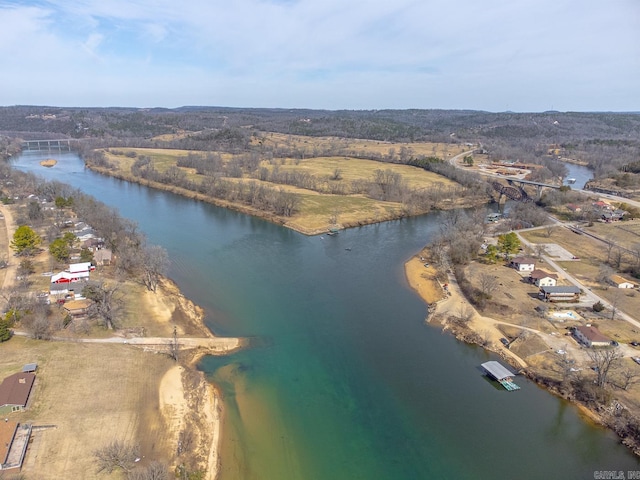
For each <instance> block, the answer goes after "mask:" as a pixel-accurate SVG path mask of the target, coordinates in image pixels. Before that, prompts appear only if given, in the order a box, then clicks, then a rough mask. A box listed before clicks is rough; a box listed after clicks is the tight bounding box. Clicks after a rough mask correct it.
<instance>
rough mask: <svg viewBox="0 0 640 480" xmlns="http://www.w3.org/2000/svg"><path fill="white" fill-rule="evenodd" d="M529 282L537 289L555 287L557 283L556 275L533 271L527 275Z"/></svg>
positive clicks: (537, 270)
mask: <svg viewBox="0 0 640 480" xmlns="http://www.w3.org/2000/svg"><path fill="white" fill-rule="evenodd" d="M529 281H530V282H531V283H533V284H534V285H536V286H537V287H555V286H556V284H557V283H558V275H556V274H555V273H549V272H545V271H544V270H539V269H535V270H534V271H533V272H531V274H529Z"/></svg>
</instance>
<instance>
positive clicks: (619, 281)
mask: <svg viewBox="0 0 640 480" xmlns="http://www.w3.org/2000/svg"><path fill="white" fill-rule="evenodd" d="M609 282H611V284H612V285H613V286H614V287H616V288H634V287H635V284H634V283H633V282H630V281H629V280H627V279H626V278H624V277H621V276H620V275H611V276H610V277H609Z"/></svg>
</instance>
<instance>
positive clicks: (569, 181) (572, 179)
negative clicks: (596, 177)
mask: <svg viewBox="0 0 640 480" xmlns="http://www.w3.org/2000/svg"><path fill="white" fill-rule="evenodd" d="M567 183H568V184H569V185H573V184H574V183H576V179H575V178H567Z"/></svg>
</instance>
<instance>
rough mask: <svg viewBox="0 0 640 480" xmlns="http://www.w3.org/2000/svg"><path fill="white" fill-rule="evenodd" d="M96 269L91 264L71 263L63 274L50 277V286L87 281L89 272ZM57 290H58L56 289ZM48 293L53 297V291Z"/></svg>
mask: <svg viewBox="0 0 640 480" xmlns="http://www.w3.org/2000/svg"><path fill="white" fill-rule="evenodd" d="M95 269H96V267H94V266H93V265H91V262H82V263H72V264H70V265H69V268H68V269H67V270H65V271H64V272H60V273H56V274H55V275H52V276H51V284H52V285H53V284H61V283H75V282H80V281H82V280H85V281H86V280H89V272H91V271H92V270H95ZM56 290H59V289H56ZM49 291H50V292H51V294H52V295H53V289H52V288H50V289H49Z"/></svg>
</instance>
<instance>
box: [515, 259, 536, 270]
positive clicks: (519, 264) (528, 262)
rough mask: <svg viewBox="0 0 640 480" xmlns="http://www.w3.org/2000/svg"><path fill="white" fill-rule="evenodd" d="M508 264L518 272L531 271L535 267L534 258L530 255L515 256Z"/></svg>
mask: <svg viewBox="0 0 640 480" xmlns="http://www.w3.org/2000/svg"><path fill="white" fill-rule="evenodd" d="M509 265H510V266H512V267H513V268H515V269H516V270H517V271H519V272H533V271H534V270H535V269H536V260H535V258H531V257H515V258H512V259H511V262H510V263H509Z"/></svg>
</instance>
